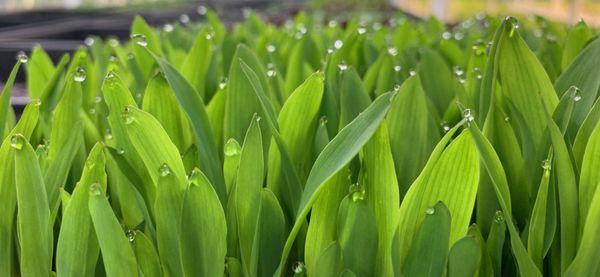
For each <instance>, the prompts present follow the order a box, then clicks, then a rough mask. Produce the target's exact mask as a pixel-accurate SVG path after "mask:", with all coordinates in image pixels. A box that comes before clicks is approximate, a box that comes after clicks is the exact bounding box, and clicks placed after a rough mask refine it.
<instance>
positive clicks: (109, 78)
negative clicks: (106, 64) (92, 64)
mask: <svg viewBox="0 0 600 277" xmlns="http://www.w3.org/2000/svg"><path fill="white" fill-rule="evenodd" d="M114 78H115V73H114V72H112V71H109V72H108V73H107V74H106V77H104V80H105V81H112V80H114Z"/></svg>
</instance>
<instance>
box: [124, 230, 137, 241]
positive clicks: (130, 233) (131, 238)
mask: <svg viewBox="0 0 600 277" xmlns="http://www.w3.org/2000/svg"><path fill="white" fill-rule="evenodd" d="M135 235H136V232H135V230H127V231H125V236H127V240H129V242H133V241H134V240H135Z"/></svg>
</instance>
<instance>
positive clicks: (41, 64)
mask: <svg viewBox="0 0 600 277" xmlns="http://www.w3.org/2000/svg"><path fill="white" fill-rule="evenodd" d="M26 69H27V71H26V72H27V94H28V95H29V97H30V98H31V99H40V97H41V95H42V92H43V91H44V89H45V87H46V84H48V83H49V81H50V79H51V78H52V75H53V74H54V64H53V63H52V60H51V59H50V57H49V56H48V53H46V51H44V49H42V48H41V47H40V46H37V47H34V48H33V50H31V57H30V58H29V60H28V61H27V65H26Z"/></svg>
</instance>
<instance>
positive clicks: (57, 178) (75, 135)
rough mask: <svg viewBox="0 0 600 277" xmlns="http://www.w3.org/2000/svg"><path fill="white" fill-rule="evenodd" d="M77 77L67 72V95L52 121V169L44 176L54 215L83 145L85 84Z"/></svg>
mask: <svg viewBox="0 0 600 277" xmlns="http://www.w3.org/2000/svg"><path fill="white" fill-rule="evenodd" d="M74 62H75V61H74ZM74 75H75V72H69V73H67V76H66V78H67V80H66V83H65V87H64V92H63V94H62V97H61V99H60V102H58V104H57V106H56V109H55V110H54V116H53V118H52V131H51V134H50V139H51V141H52V147H50V149H49V151H48V163H49V167H48V169H47V170H46V171H45V174H44V183H45V184H46V190H47V191H48V204H49V205H50V211H51V213H54V212H53V211H54V210H55V209H56V208H57V206H58V204H59V195H60V188H61V187H63V186H65V181H66V180H67V175H68V173H69V170H70V168H71V163H72V162H73V159H74V158H75V155H76V153H77V151H78V150H79V147H80V145H81V143H83V123H82V121H81V117H80V112H81V106H82V101H83V100H82V92H81V83H79V82H76V81H75V80H74Z"/></svg>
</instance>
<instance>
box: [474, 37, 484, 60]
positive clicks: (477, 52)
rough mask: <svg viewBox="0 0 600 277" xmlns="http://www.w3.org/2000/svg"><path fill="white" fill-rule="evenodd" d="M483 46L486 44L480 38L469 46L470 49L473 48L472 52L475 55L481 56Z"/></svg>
mask: <svg viewBox="0 0 600 277" xmlns="http://www.w3.org/2000/svg"><path fill="white" fill-rule="evenodd" d="M485 48H486V45H485V43H484V42H483V41H482V40H478V41H477V42H475V44H473V46H471V49H473V53H474V54H475V56H481V55H483V54H485V52H486V51H485Z"/></svg>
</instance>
